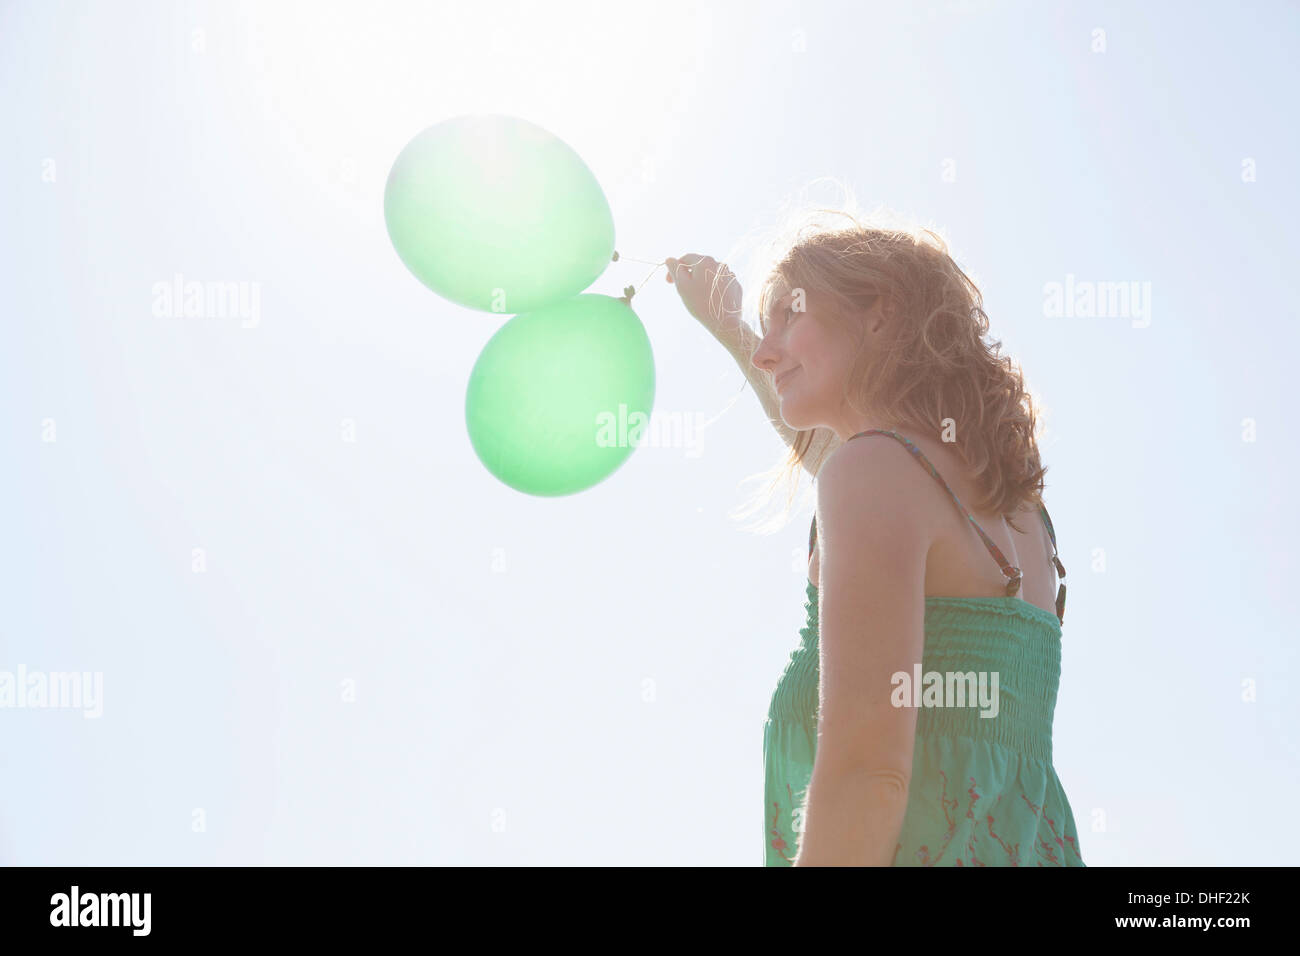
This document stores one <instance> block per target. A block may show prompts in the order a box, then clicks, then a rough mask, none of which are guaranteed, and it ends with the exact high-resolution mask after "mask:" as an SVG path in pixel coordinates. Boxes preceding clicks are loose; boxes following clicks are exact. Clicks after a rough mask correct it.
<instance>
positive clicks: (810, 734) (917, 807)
mask: <svg viewBox="0 0 1300 956" xmlns="http://www.w3.org/2000/svg"><path fill="white" fill-rule="evenodd" d="M863 435H888V436H891V437H893V438H896V439H897V440H898V441H900V442H902V443H903V445H905V446H906V447H907V449H908V451H909V452H911V453H912V455H913V456H914V457H915V458H917V459H918V460H919V461H920V462H921V463H922V464H924V465H925V466H926V468H928V469H929V471H930V473H931V474H932V475H933V476H934V477H935V478H936V479H938V481H939V482H940V483H941V484H942V485H943V486H944V488H945V489H946V490H947V491H948V494H949V495H951V496H952V499H953V501H954V502H956V503H957V507H958V508H959V509H960V510H961V511H962V513H963V514H965V515H966V517H967V518H968V519H969V520H970V522H971V524H972V525H974V527H975V530H976V532H977V533H978V534H979V536H980V538H981V539H982V540H983V541H984V544H985V547H986V548H988V549H989V552H990V553H991V554H992V555H993V557H994V558H995V559H996V560H997V562H998V566H999V567H1000V568H1001V569H1002V572H1003V574H1004V575H1005V576H1006V578H1007V593H1006V596H1005V597H974V598H963V597H927V598H926V599H925V649H924V652H923V656H922V662H921V670H922V672H923V673H928V672H930V671H939V672H963V673H964V672H967V671H974V672H975V673H977V674H978V673H981V672H985V673H987V672H993V671H996V672H998V680H999V686H998V702H999V710H998V714H997V716H996V717H991V718H990V717H981V716H980V715H979V710H978V708H975V707H950V708H938V707H920V708H918V712H917V722H916V745H915V747H914V749H913V755H912V777H911V784H910V787H909V790H908V799H907V809H906V812H905V815H904V818H903V827H902V831H901V833H900V835H899V842H898V846H897V847H896V849H895V853H894V860H893V865H894V866H1034V865H1037V866H1084V865H1085V864H1084V862H1083V857H1082V856H1081V855H1080V848H1079V835H1078V830H1077V828H1076V827H1075V823H1074V815H1073V813H1072V811H1071V809H1070V801H1069V800H1068V799H1066V795H1065V789H1064V788H1063V787H1062V786H1061V781H1060V780H1059V779H1058V778H1057V775H1056V770H1055V769H1054V768H1053V766H1052V714H1053V711H1054V709H1055V706H1056V693H1057V687H1058V684H1059V682H1060V674H1061V625H1062V623H1063V622H1064V620H1065V584H1064V582H1062V583H1061V584H1060V587H1059V590H1058V592H1057V597H1056V614H1055V615H1053V614H1051V613H1049V612H1047V611H1045V610H1043V609H1042V608H1040V607H1038V606H1037V605H1035V604H1031V603H1029V602H1028V601H1026V600H1024V599H1023V598H1021V597H1019V596H1017V593H1018V591H1019V588H1020V579H1021V572H1020V569H1019V568H1016V567H1013V566H1012V565H1011V564H1010V563H1008V562H1007V560H1006V558H1005V557H1004V556H1003V554H1002V552H1001V551H1000V550H999V549H998V547H997V545H996V544H994V542H993V540H992V539H991V538H989V536H988V535H987V534H985V532H984V529H982V528H981V527H980V526H979V525H978V524H977V523H976V522H975V519H974V518H973V517H971V515H970V513H969V512H968V511H966V509H965V508H964V507H963V506H962V504H961V502H960V501H959V500H958V499H957V496H956V495H955V494H953V491H952V489H951V488H949V487H948V483H947V482H946V481H944V479H943V478H942V476H940V474H939V472H938V471H937V470H936V469H935V467H934V466H933V465H932V464H930V462H929V460H928V459H927V458H926V457H925V455H924V454H922V452H921V450H920V449H919V448H917V447H916V445H914V444H913V443H912V442H910V441H908V440H907V439H906V438H904V437H903V436H902V435H899V434H898V433H897V432H893V431H887V430H884V429H876V428H873V429H869V430H867V431H864V432H859V433H858V434H857V435H854V436H852V438H850V439H849V440H850V441H852V439H853V438H858V437H860V436H863ZM1040 514H1041V516H1042V519H1043V521H1044V523H1045V524H1046V526H1047V531H1048V534H1049V536H1050V538H1051V541H1052V549H1053V552H1054V553H1053V555H1052V562H1053V564H1054V565H1055V568H1056V572H1057V574H1058V575H1059V577H1061V578H1064V577H1065V567H1064V565H1062V563H1061V559H1060V556H1059V554H1057V553H1055V552H1056V532H1055V530H1054V529H1053V527H1052V520H1051V518H1050V516H1049V515H1048V514H1047V509H1046V508H1041V509H1040ZM816 534H817V522H816V519H815V518H814V519H813V526H812V529H811V531H810V534H809V558H811V557H812V549H813V548H815V547H816ZM807 595H808V599H807V602H806V603H805V605H804V606H805V608H806V609H807V613H808V617H807V625H806V626H805V627H804V628H803V629H801V630H800V632H799V634H800V638H801V641H800V644H799V646H798V647H797V648H795V650H794V651H793V652H792V653H791V655H790V660H789V662H788V663H787V664H786V667H785V670H784V672H783V673H782V675H781V679H780V680H779V681H778V683H777V686H776V690H775V691H774V692H773V694H772V701H771V705H770V706H769V708H768V714H767V720H766V721H765V722H764V725H763V764H764V775H765V794H764V797H765V810H764V819H763V844H764V853H765V864H766V865H767V866H789V865H790V864H791V863H792V862H793V860H794V858H795V854H796V852H797V849H798V845H797V841H798V834H799V832H801V831H802V829H803V827H802V815H803V805H804V799H805V797H806V795H807V794H806V791H807V788H808V783H809V781H810V780H811V777H812V768H813V760H814V758H815V756H816V752H817V721H818V715H817V708H818V682H819V651H818V646H817V641H818V631H817V626H818V592H817V588H815V587H814V586H813V584H812V582H811V581H810V582H808V587H807Z"/></svg>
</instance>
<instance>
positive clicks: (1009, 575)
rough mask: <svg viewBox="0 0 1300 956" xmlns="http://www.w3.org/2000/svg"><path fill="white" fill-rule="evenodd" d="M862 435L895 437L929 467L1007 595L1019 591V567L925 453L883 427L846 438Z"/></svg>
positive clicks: (850, 439) (869, 429)
mask: <svg viewBox="0 0 1300 956" xmlns="http://www.w3.org/2000/svg"><path fill="white" fill-rule="evenodd" d="M864 435H888V436H890V437H891V438H897V439H898V440H899V441H900V442H902V443H903V446H904V447H905V448H906V449H907V450H908V451H910V452H911V453H912V457H913V458H916V459H917V460H918V461H920V462H921V464H923V465H925V467H926V468H927V469H929V471H930V474H932V475H933V476H934V477H935V480H936V481H938V482H939V484H941V485H943V487H944V490H946V491H947V492H948V494H949V495H950V496H951V497H952V500H953V502H955V503H956V505H957V508H958V510H960V511H961V513H962V514H964V515H965V516H966V518H967V520H968V521H970V523H971V526H972V527H974V529H975V531H976V533H977V534H979V536H980V540H981V541H983V542H984V547H986V548H988V550H989V554H991V555H993V559H994V560H995V561H997V563H998V567H999V568H1001V569H1002V573H1003V575H1005V576H1006V579H1007V597H1012V596H1013V595H1015V594H1016V593H1017V592H1019V590H1020V580H1021V577H1022V575H1021V572H1020V569H1019V568H1017V567H1016V566H1015V565H1013V564H1012V563H1011V562H1010V561H1008V560H1007V558H1006V555H1004V554H1003V553H1002V549H1001V548H999V547H998V546H997V545H996V544H995V543H994V542H993V539H992V538H990V537H989V536H988V535H987V534H985V533H984V529H983V528H981V527H980V526H979V522H977V521H976V520H975V518H974V517H973V516H972V515H971V513H970V512H969V511H967V510H966V507H965V505H963V504H962V503H961V500H960V499H959V498H958V497H957V495H956V493H955V492H953V490H952V488H950V487H949V486H948V482H946V481H944V480H943V475H941V474H939V469H937V468H935V467H934V465H932V464H930V459H928V458H926V457H925V453H924V452H923V451H921V449H919V448H917V447H916V445H914V444H912V443H911V442H910V441H908V440H907V439H906V438H904V437H903V436H902V435H900V434H898V432H895V431H890V430H888V429H885V428H868V429H867V430H866V431H863V432H858V433H857V434H856V435H851V436H850V437H849V439H848V440H849V441H853V439H854V438H861V437H862V436H864Z"/></svg>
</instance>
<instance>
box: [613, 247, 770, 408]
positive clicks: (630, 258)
mask: <svg viewBox="0 0 1300 956" xmlns="http://www.w3.org/2000/svg"><path fill="white" fill-rule="evenodd" d="M623 259H626V260H627V261H628V262H643V263H645V264H646V265H648V266H654V269H651V270H650V275H648V276H646V277H645V279H644V281H642V283H641V286H640V288H635V289H634V288H633V287H632V286H628V287H627V288H626V289H624V290H623V296H624V298H626V299H629V300H630V299H631V298H632V296H634V295H636V294H637V293H638V292H640V291H641V289H643V288H645V284H646V283H647V282H649V281H650V276H652V275H654V274H655V271H656V270H657V269H658V268H659V267H660V266H666V265H668V260H666V259H665V260H664V261H663V262H655V261H653V260H651V259H637V258H635V257H633V256H625V255H622V254H621V253H619V252H618V251H617V250H615V251H614V258H613V259H612V260H611V261H613V262H619V261H621V260H623ZM748 385H749V379H748V377H746V376H744V375H742V376H741V381H740V388H739V389H738V390H737V391H736V394H735V395H733V396H732V398H731V401H729V402H728V403H727V406H726V408H724V409H722V411H720V412H718V414H716V415H714V416H713V417H712V418H710V419H709V420H708V421H707V422H705V423H704V426H703V427H707V426H709V425H712V424H713V423H714V422H716V421H717V420H718V419H719V418H721V417H722V416H723V415H724V414H726V412H727V410H728V409H729V408H731V406H733V405H735V404H736V401H737V399H739V398H740V393H741V392H743V391H744V390H745V388H746V387H747V386H748Z"/></svg>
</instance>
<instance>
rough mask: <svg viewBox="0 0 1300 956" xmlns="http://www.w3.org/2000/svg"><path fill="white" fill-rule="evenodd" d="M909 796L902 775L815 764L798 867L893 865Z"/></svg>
mask: <svg viewBox="0 0 1300 956" xmlns="http://www.w3.org/2000/svg"><path fill="white" fill-rule="evenodd" d="M907 793H908V782H907V779H906V778H905V777H904V776H903V775H902V774H901V773H898V772H897V771H892V770H880V771H876V770H839V769H831V768H828V767H825V766H824V765H823V766H818V765H814V767H813V775H812V780H811V782H810V783H809V786H808V795H807V799H806V801H805V803H804V814H803V820H804V829H803V834H802V835H801V837H800V839H799V852H798V855H797V856H796V857H795V861H794V865H795V866H891V865H892V864H893V862H894V853H895V852H896V850H897V847H898V837H899V834H900V833H901V832H902V830H903V817H904V815H905V813H906V811H907Z"/></svg>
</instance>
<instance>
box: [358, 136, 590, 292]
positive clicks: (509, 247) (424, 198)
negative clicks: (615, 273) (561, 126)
mask: <svg viewBox="0 0 1300 956" xmlns="http://www.w3.org/2000/svg"><path fill="white" fill-rule="evenodd" d="M384 221H385V223H386V224H387V226H388V235H389V237H390V238H391V239H392V241H393V247H394V248H395V249H396V250H397V254H398V255H399V256H400V257H401V259H402V261H403V262H404V263H406V267H407V268H408V269H410V270H411V272H413V273H414V274H415V277H416V278H417V279H419V280H420V281H421V282H423V283H424V284H425V285H427V286H428V287H429V288H430V289H432V290H433V291H434V292H436V293H438V294H439V295H440V296H442V297H443V298H445V299H450V300H451V301H452V302H456V303H458V304H460V305H464V306H468V307H469V308H471V309H480V310H482V311H484V312H497V313H502V314H507V315H508V314H511V313H516V312H531V311H532V310H533V309H538V308H541V307H542V306H545V305H550V304H551V303H552V302H558V301H560V300H561V299H567V298H569V297H570V296H574V295H577V294H578V293H580V292H582V291H583V290H584V289H586V288H587V287H588V286H590V285H591V283H592V282H593V281H595V280H596V278H598V277H599V276H600V274H601V273H602V272H604V271H605V267H606V266H608V265H609V263H610V261H611V259H612V258H613V255H614V218H613V216H612V215H611V214H610V211H609V203H608V202H607V201H606V199H605V193H604V192H603V191H602V190H601V188H600V183H598V182H597V181H596V177H595V176H594V175H593V174H592V172H591V170H590V169H588V168H587V165H586V163H584V162H583V161H582V158H581V157H580V156H579V155H578V154H577V153H576V152H574V151H573V149H572V148H570V147H569V145H568V144H567V143H565V142H564V141H563V140H561V139H559V138H557V137H556V136H554V135H552V134H551V133H549V132H547V131H546V130H544V129H542V128H541V127H540V126H536V125H534V124H532V123H529V122H527V121H526V120H522V119H517V118H515V117H512V116H499V115H494V114H488V115H477V114H476V115H468V116H457V117H455V118H453V119H449V120H445V121H443V122H441V123H438V124H437V125H435V126H430V127H429V128H428V129H426V130H425V131H424V132H422V133H420V134H419V135H418V136H416V137H415V139H413V140H411V141H410V142H409V143H408V144H407V145H406V147H405V148H404V149H403V150H402V152H401V153H400V154H399V155H398V157H397V160H396V161H395V162H394V163H393V168H392V170H391V171H390V172H389V174H388V183H387V185H386V187H385V189H384Z"/></svg>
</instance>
